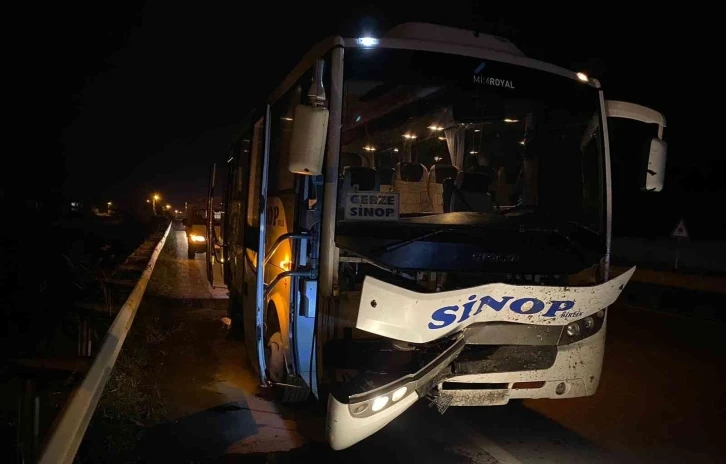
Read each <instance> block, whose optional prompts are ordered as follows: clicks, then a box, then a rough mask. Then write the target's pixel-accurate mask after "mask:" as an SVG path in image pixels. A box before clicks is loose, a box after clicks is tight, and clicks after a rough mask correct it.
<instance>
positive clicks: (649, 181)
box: [641, 137, 668, 192]
mask: <svg viewBox="0 0 726 464" xmlns="http://www.w3.org/2000/svg"><path fill="white" fill-rule="evenodd" d="M667 151H668V145H667V144H666V143H665V142H664V141H663V140H661V139H659V138H655V137H654V138H652V139H651V140H650V144H649V145H648V164H647V165H646V166H645V172H644V173H643V174H642V175H643V177H641V178H642V179H643V186H642V187H641V189H642V190H644V191H647V192H660V191H661V190H663V182H664V180H665V168H666V152H667Z"/></svg>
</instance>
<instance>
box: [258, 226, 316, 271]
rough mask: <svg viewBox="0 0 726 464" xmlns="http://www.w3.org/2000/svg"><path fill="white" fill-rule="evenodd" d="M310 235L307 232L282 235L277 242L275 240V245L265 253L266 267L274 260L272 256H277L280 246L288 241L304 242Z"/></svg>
mask: <svg viewBox="0 0 726 464" xmlns="http://www.w3.org/2000/svg"><path fill="white" fill-rule="evenodd" d="M309 236H310V235H309V234H308V233H306V232H290V233H288V234H282V235H280V236H279V237H277V240H275V243H273V244H272V246H271V247H270V249H269V250H268V251H266V252H265V266H266V265H267V263H268V262H269V261H270V259H272V255H274V254H275V252H276V251H277V249H278V248H280V245H282V243H283V242H284V241H286V240H302V239H305V238H308V237H309Z"/></svg>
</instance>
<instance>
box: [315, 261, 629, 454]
mask: <svg viewBox="0 0 726 464" xmlns="http://www.w3.org/2000/svg"><path fill="white" fill-rule="evenodd" d="M633 272H634V268H633V269H631V270H629V271H628V272H626V273H625V274H623V275H621V276H618V277H617V278H615V279H613V280H611V281H608V282H605V283H603V284H601V285H597V286H592V287H532V286H512V285H506V284H490V285H484V286H481V287H476V288H470V289H462V290H456V291H451V292H440V293H434V294H423V293H418V292H413V291H410V290H406V289H402V288H399V287H396V286H393V285H390V284H388V283H385V282H382V281H379V280H376V279H370V280H368V279H367V280H366V282H365V283H364V287H363V291H362V294H361V300H360V311H359V314H358V321H357V324H356V327H357V328H359V329H363V330H366V331H368V332H372V333H374V334H377V335H381V336H384V337H386V338H387V339H389V340H400V341H404V342H410V343H414V344H417V346H418V347H421V348H424V350H425V349H428V348H430V346H431V345H432V344H433V345H435V346H436V350H438V351H436V352H435V355H434V354H432V353H430V352H429V353H427V357H426V358H425V359H426V361H425V362H422V361H421V358H418V360H417V363H408V364H406V363H399V366H405V367H404V368H403V369H399V368H397V367H392V366H395V364H396V362H395V361H393V362H392V363H391V362H386V363H381V362H376V361H375V360H374V361H372V362H371V365H372V366H373V367H372V368H369V369H368V370H367V371H366V370H365V369H364V371H365V372H363V373H362V375H359V376H357V378H356V380H357V384H356V382H348V383H347V385H348V386H350V385H353V384H355V385H353V388H352V389H348V390H347V391H342V392H341V391H337V392H333V393H331V395H330V396H329V399H328V418H327V424H326V427H327V434H328V441H329V443H330V445H331V447H332V448H333V449H336V450H338V449H344V448H347V447H349V446H351V445H353V444H355V443H357V442H358V441H360V440H362V439H364V438H366V437H368V436H370V435H372V434H373V433H375V432H377V431H378V430H380V429H381V428H383V427H384V426H385V425H386V424H388V423H389V422H391V421H392V420H393V419H395V418H396V417H397V416H399V415H400V414H402V413H403V412H404V411H405V410H406V409H408V408H409V407H410V406H411V405H412V404H413V403H415V402H416V400H418V399H419V398H421V397H424V396H427V395H430V394H431V393H435V396H436V398H435V400H436V401H437V403H439V402H440V403H441V404H438V406H440V410H441V409H444V410H445V408H446V407H448V406H450V405H451V406H463V405H467V406H473V405H496V404H506V403H507V402H508V401H509V400H510V399H511V398H531V397H537V398H568V397H577V396H585V395H591V394H592V393H594V391H595V390H596V389H597V385H598V383H599V379H600V371H601V368H602V356H603V352H604V342H605V315H604V313H603V312H601V311H602V310H604V309H605V308H606V307H607V306H609V305H610V304H612V303H613V302H614V301H615V300H616V299H617V297H618V295H619V294H620V292H621V291H622V290H623V288H624V286H625V284H626V283H627V282H628V280H629V279H630V277H631V276H632V273H633ZM475 305H476V307H475ZM487 309H488V311H487ZM596 313H597V314H596ZM597 318H600V319H599V320H598V319H597ZM593 319H594V320H595V321H596V322H595V323H594V325H591V324H592V322H591V321H587V320H593ZM586 322H587V323H586ZM573 324H574V325H578V324H580V325H579V327H585V326H586V325H587V326H589V327H590V332H589V333H587V334H584V333H580V334H579V335H578V336H574V337H573V336H569V335H567V332H568V331H567V330H566V329H565V327H569V326H572V325H573ZM578 330H580V329H578ZM487 350H489V351H487ZM384 351H385V350H384ZM502 353H504V354H505V355H503V356H499V358H501V360H498V358H497V356H498V355H501V354H502ZM397 354H399V353H396V351H395V350H389V352H388V353H387V354H386V358H387V359H389V358H390V359H392V358H394V357H395V356H396V355H397ZM507 354H509V356H507ZM511 359H514V360H515V363H511V362H507V360H511ZM353 365H359V363H355V362H354V363H353ZM412 365H413V366H415V367H413V368H411V366H412ZM418 366H423V367H420V368H418ZM376 370H379V371H384V372H375V371H376ZM391 372H398V373H399V374H398V376H396V374H391ZM432 390H433V391H432Z"/></svg>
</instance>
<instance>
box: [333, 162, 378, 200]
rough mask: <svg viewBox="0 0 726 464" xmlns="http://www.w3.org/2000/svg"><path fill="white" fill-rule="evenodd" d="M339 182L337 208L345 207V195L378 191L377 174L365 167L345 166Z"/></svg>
mask: <svg viewBox="0 0 726 464" xmlns="http://www.w3.org/2000/svg"><path fill="white" fill-rule="evenodd" d="M341 177H342V179H341V182H340V195H338V206H339V207H345V194H346V193H350V192H370V191H378V189H379V186H378V173H377V172H376V170H375V169H373V168H367V167H365V166H345V167H344V168H343V174H342V176H341Z"/></svg>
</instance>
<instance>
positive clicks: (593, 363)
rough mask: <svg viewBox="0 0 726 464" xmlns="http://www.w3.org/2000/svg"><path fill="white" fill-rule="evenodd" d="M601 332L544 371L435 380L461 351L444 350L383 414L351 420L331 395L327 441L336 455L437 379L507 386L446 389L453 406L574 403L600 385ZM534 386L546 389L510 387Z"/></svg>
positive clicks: (347, 407)
mask: <svg viewBox="0 0 726 464" xmlns="http://www.w3.org/2000/svg"><path fill="white" fill-rule="evenodd" d="M605 328H606V324H603V327H602V329H601V330H599V331H598V333H596V334H594V335H593V336H591V337H588V338H586V339H584V340H582V341H580V342H577V343H573V344H571V345H563V346H560V347H558V353H557V359H556V361H555V363H554V365H552V367H550V368H548V369H540V370H530V371H520V372H497V373H488V374H470V375H462V376H451V377H440V376H438V377H437V375H438V374H440V373H441V372H443V371H445V369H446V368H447V367H448V366H449V365H450V364H451V363H452V362H453V360H454V359H455V358H456V356H457V355H458V353H459V352H460V351H461V347H463V345H460V346H459V347H457V348H458V350H456V351H455V353H456V354H454V355H453V356H452V354H453V351H454V350H451V351H449V350H447V353H442V356H440V357H439V358H438V359H437V363H436V365H435V366H427V367H429V369H427V372H426V373H425V374H424V375H420V376H417V378H416V379H409V381H410V383H409V385H412V384H414V385H416V388H415V389H414V388H411V389H409V391H408V392H407V394H406V396H404V397H403V398H402V399H400V400H399V401H397V402H395V403H392V404H390V405H389V406H388V407H386V408H385V409H383V410H381V411H379V412H377V413H375V414H371V415H365V417H355V416H354V415H353V414H352V413H351V404H346V403H343V402H341V401H338V400H337V399H335V398H334V397H333V396H332V395H330V396H329V397H328V415H327V421H326V432H327V436H328V442H329V443H330V446H331V448H333V449H334V450H341V449H345V448H347V447H349V446H352V445H354V444H355V443H357V442H359V441H361V440H363V439H365V438H367V437H369V436H371V435H372V434H374V433H376V432H377V431H379V430H381V429H382V428H383V427H385V426H386V425H387V424H388V423H389V422H391V421H392V420H393V419H395V418H396V417H398V416H399V415H401V414H402V413H403V412H404V411H406V410H407V409H408V408H409V407H411V405H412V404H413V403H415V402H416V401H417V400H418V399H419V397H421V396H424V395H426V394H427V393H428V391H429V389H430V388H432V387H434V386H436V383H435V382H437V380H436V379H440V381H441V382H443V381H447V382H461V383H472V384H475V383H507V384H508V385H509V387H508V388H507V389H504V390H499V391H491V390H490V391H486V390H478V391H477V390H460V391H457V390H448V391H447V393H448V394H449V395H452V396H453V397H454V398H453V399H452V400H453V401H452V402H451V406H467V405H468V406H474V405H496V404H506V403H507V402H509V400H510V399H512V398H573V397H578V396H587V395H592V394H593V393H595V390H597V387H598V384H599V382H600V372H601V370H602V358H603V353H604V348H605ZM402 380H403V379H402ZM432 381H433V382H432ZM537 381H544V382H545V384H544V385H543V386H542V387H541V388H538V389H521V390H514V389H512V388H511V387H512V384H513V383H515V382H537ZM561 382H565V383H566V385H567V389H566V391H565V392H563V393H559V394H558V393H557V392H556V388H557V385H558V384H559V383H561ZM396 383H399V382H396ZM424 385H425V386H424ZM381 390H386V391H388V390H390V389H388V388H381V389H377V391H371V392H367V393H366V394H363V395H355V396H358V397H360V396H365V397H369V396H370V394H371V393H374V392H375V393H381V394H385V393H384V392H381Z"/></svg>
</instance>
